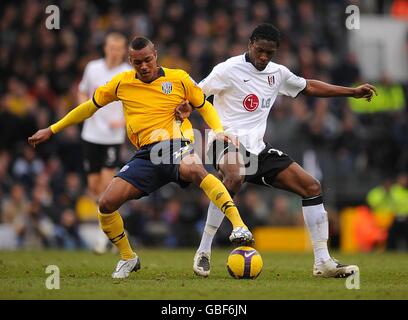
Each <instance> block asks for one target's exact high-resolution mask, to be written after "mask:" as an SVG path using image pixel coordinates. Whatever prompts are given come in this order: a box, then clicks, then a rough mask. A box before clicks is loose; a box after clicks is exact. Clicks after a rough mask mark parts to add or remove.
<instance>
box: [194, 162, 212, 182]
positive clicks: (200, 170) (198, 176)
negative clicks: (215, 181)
mask: <svg viewBox="0 0 408 320" xmlns="http://www.w3.org/2000/svg"><path fill="white" fill-rule="evenodd" d="M207 174H208V172H207V170H205V168H204V167H203V166H202V165H201V164H193V165H191V168H190V175H191V179H192V181H193V182H194V183H195V184H197V185H200V183H201V181H203V179H204V178H205V177H206V176H207Z"/></svg>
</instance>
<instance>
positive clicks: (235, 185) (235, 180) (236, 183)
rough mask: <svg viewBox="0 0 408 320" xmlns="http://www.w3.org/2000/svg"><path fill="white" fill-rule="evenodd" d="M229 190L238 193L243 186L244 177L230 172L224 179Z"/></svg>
mask: <svg viewBox="0 0 408 320" xmlns="http://www.w3.org/2000/svg"><path fill="white" fill-rule="evenodd" d="M222 182H223V184H224V186H225V187H226V188H227V190H229V191H232V192H234V193H238V191H239V190H240V189H241V186H242V182H243V181H242V178H241V176H240V175H239V174H228V175H226V176H225V178H224V180H223V181H222Z"/></svg>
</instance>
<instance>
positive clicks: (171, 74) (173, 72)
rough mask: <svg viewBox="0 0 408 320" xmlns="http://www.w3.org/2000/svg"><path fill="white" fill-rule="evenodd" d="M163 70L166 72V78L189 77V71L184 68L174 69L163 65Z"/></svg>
mask: <svg viewBox="0 0 408 320" xmlns="http://www.w3.org/2000/svg"><path fill="white" fill-rule="evenodd" d="M161 68H162V70H163V72H164V76H165V77H166V78H169V79H183V78H185V77H188V73H187V71H185V70H183V69H172V68H165V67H161Z"/></svg>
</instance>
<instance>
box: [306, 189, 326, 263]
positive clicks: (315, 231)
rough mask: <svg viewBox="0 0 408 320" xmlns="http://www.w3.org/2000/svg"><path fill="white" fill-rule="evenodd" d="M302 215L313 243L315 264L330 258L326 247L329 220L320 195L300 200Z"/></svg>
mask: <svg viewBox="0 0 408 320" xmlns="http://www.w3.org/2000/svg"><path fill="white" fill-rule="evenodd" d="M302 210H303V217H304V219H305V224H306V226H307V229H308V230H309V233H310V237H311V239H312V244H313V252H314V258H315V264H316V265H319V264H322V263H323V262H325V261H327V260H329V259H330V254H329V251H328V249H327V240H328V239H329V222H328V219H327V212H326V210H325V209H324V206H323V198H322V196H321V195H320V196H317V197H313V198H307V199H306V198H304V199H303V200H302Z"/></svg>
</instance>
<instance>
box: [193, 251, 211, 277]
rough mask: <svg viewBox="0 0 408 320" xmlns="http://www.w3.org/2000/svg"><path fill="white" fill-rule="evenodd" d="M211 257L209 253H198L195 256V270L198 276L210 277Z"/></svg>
mask: <svg viewBox="0 0 408 320" xmlns="http://www.w3.org/2000/svg"><path fill="white" fill-rule="evenodd" d="M210 262H211V256H210V253H208V252H196V254H195V256H194V264H193V270H194V273H195V274H196V275H198V276H202V277H208V276H209V274H210V268H211V266H210Z"/></svg>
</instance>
